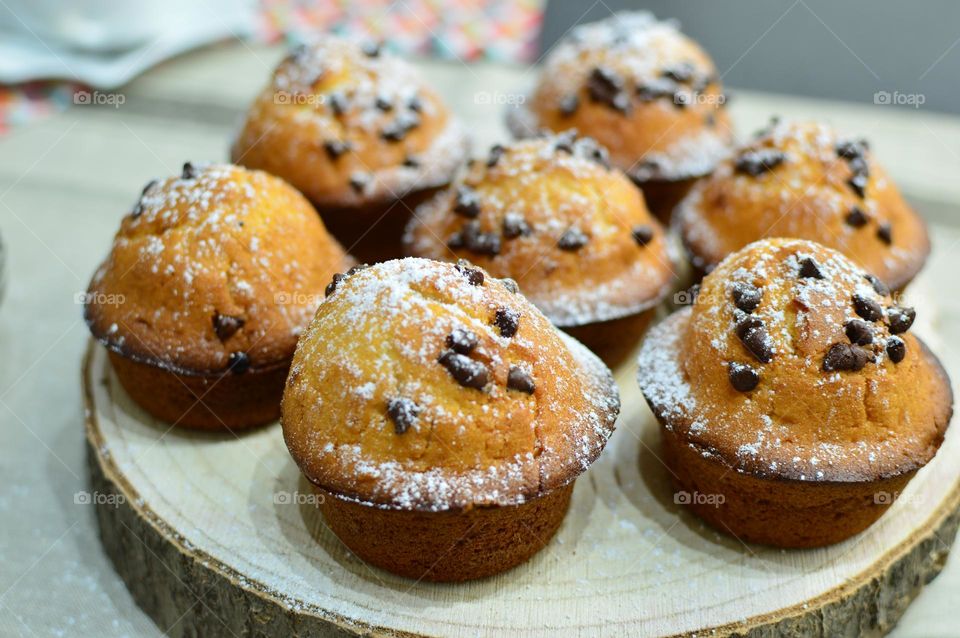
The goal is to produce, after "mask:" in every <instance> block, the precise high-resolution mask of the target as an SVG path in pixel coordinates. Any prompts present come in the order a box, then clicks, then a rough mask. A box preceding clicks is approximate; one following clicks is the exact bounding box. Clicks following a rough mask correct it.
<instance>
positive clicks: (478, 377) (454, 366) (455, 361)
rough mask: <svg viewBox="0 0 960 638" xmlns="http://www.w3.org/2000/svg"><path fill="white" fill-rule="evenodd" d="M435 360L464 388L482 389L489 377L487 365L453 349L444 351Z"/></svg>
mask: <svg viewBox="0 0 960 638" xmlns="http://www.w3.org/2000/svg"><path fill="white" fill-rule="evenodd" d="M437 361H438V362H439V363H440V365H442V366H443V367H444V368H446V369H447V372H449V373H450V376H452V377H453V378H454V380H455V381H456V382H457V383H459V384H460V385H462V386H463V387H465V388H474V389H475V390H482V389H483V386H485V385H487V381H489V379H490V372H489V371H488V370H487V366H485V365H483V364H482V363H480V362H479V361H474V360H473V359H471V358H470V357H467V356H465V355H462V354H457V353H456V352H454V351H453V350H447V351H445V352H444V353H443V354H441V355H440V358H439V359H437Z"/></svg>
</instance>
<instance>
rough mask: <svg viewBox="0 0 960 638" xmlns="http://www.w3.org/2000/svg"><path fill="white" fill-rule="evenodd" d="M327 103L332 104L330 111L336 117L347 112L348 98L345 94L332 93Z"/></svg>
mask: <svg viewBox="0 0 960 638" xmlns="http://www.w3.org/2000/svg"><path fill="white" fill-rule="evenodd" d="M327 102H329V103H330V110H331V111H333V114H334V115H343V114H344V113H346V112H347V98H346V96H345V95H344V94H343V93H331V94H330V97H329V98H328V99H327Z"/></svg>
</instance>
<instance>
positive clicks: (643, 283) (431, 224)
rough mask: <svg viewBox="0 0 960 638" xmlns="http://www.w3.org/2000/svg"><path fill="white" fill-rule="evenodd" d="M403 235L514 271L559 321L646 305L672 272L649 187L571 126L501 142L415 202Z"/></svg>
mask: <svg viewBox="0 0 960 638" xmlns="http://www.w3.org/2000/svg"><path fill="white" fill-rule="evenodd" d="M404 243H405V246H406V250H407V252H408V253H409V254H413V255H416V256H419V257H429V258H432V259H441V260H455V259H456V258H458V257H459V258H466V259H469V260H470V261H472V262H474V263H477V264H480V265H482V266H483V267H484V268H486V269H487V270H489V271H490V273H491V274H492V275H494V276H495V277H511V278H513V279H515V280H516V281H517V282H518V283H519V284H520V287H521V288H522V290H523V293H524V295H525V296H526V297H527V298H529V299H530V300H531V301H532V302H533V303H534V304H535V305H536V306H537V307H538V308H540V310H541V311H542V312H543V313H544V314H545V315H547V317H549V318H550V320H551V321H553V322H554V323H555V324H556V325H559V326H578V325H583V324H588V323H593V322H597V321H605V320H608V319H616V318H619V317H624V316H627V315H631V314H635V313H638V312H640V311H642V310H645V309H646V308H649V307H650V306H653V305H655V304H656V303H657V302H658V301H660V300H661V299H662V298H663V296H664V295H666V294H667V292H668V291H669V289H670V287H671V285H672V284H673V280H674V272H673V262H672V259H671V255H670V254H669V252H668V247H669V243H668V242H667V241H666V235H665V232H664V229H663V228H662V227H661V226H660V224H659V223H658V222H657V221H656V219H654V218H653V217H652V216H651V215H650V213H649V212H648V211H647V207H646V205H645V203H644V200H643V195H642V194H641V193H640V191H639V190H638V189H637V187H636V186H635V185H634V184H633V183H631V182H630V180H629V179H627V178H626V176H624V174H623V173H622V172H620V171H619V170H617V169H612V168H611V167H610V166H609V164H608V163H607V156H606V152H605V151H604V150H603V148H602V147H600V146H598V145H597V143H596V142H595V141H594V140H592V139H590V138H577V137H576V136H575V135H574V133H573V132H567V133H563V134H560V135H544V136H541V137H539V138H535V139H528V140H521V141H517V142H514V143H512V144H508V145H505V146H504V145H496V146H494V147H493V148H492V149H491V150H490V153H489V155H488V156H487V157H486V158H484V159H483V160H479V161H474V162H473V163H472V165H471V166H470V168H469V169H468V170H467V171H466V173H465V175H463V177H462V179H460V180H459V181H458V182H456V183H455V184H453V185H451V187H450V188H448V189H446V190H443V191H441V192H439V193H438V194H437V195H435V196H434V197H433V198H432V199H431V200H428V201H427V202H425V203H424V204H422V205H421V206H419V207H418V208H417V211H416V214H415V215H414V218H413V219H412V220H411V222H410V224H409V226H408V227H407V232H406V234H405V237H404Z"/></svg>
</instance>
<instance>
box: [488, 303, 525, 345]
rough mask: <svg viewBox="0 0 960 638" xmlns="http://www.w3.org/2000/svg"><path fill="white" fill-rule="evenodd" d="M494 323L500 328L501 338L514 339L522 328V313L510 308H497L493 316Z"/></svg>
mask: <svg viewBox="0 0 960 638" xmlns="http://www.w3.org/2000/svg"><path fill="white" fill-rule="evenodd" d="M493 323H494V324H496V326H497V327H498V328H500V336H501V337H507V338H509V337H512V336H513V335H515V334H517V328H519V327H520V313H519V312H517V311H516V310H511V309H510V308H497V312H496V313H495V314H494V316H493Z"/></svg>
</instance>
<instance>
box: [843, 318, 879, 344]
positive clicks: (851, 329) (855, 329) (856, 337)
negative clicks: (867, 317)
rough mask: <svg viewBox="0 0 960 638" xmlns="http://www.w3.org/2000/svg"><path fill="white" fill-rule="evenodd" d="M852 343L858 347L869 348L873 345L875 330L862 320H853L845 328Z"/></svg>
mask: <svg viewBox="0 0 960 638" xmlns="http://www.w3.org/2000/svg"><path fill="white" fill-rule="evenodd" d="M843 328H844V331H845V332H846V333H847V339H849V340H850V343H852V344H854V345H858V346H868V345H870V344H871V343H873V328H871V327H870V324H869V323H867V322H866V321H863V320H861V319H851V320H850V321H848V322H847V324H846V325H845V326H844V327H843Z"/></svg>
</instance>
